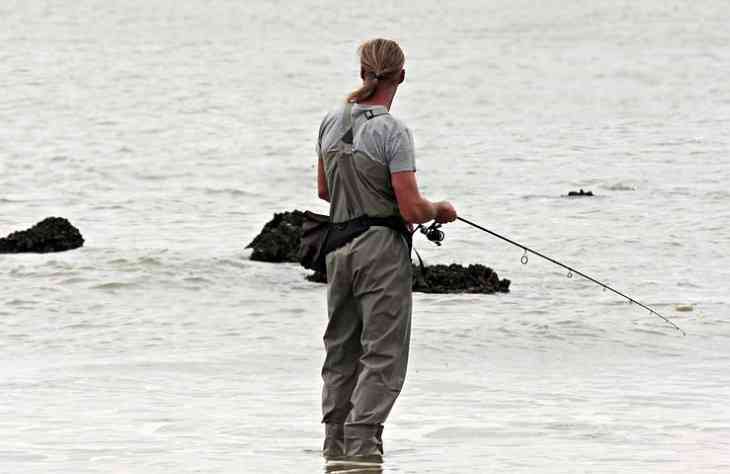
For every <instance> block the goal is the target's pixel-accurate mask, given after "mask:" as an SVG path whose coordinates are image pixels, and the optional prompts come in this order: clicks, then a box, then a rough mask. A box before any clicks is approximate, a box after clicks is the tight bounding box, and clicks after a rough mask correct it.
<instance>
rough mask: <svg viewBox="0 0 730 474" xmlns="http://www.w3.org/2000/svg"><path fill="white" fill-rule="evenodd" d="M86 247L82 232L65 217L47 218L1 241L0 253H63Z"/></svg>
mask: <svg viewBox="0 0 730 474" xmlns="http://www.w3.org/2000/svg"><path fill="white" fill-rule="evenodd" d="M82 245H84V238H83V237H82V236H81V232H79V230H78V229H77V228H76V227H74V226H73V225H71V223H70V222H69V221H68V220H66V219H64V218H63V217H47V218H45V219H43V220H42V221H41V222H39V223H38V224H36V225H34V226H33V227H31V228H30V229H28V230H21V231H18V232H13V233H12V234H10V235H8V236H7V237H5V238H2V239H0V253H23V252H34V253H48V252H63V251H64V250H71V249H75V248H78V247H81V246H82Z"/></svg>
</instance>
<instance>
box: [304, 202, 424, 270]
mask: <svg viewBox="0 0 730 474" xmlns="http://www.w3.org/2000/svg"><path fill="white" fill-rule="evenodd" d="M370 226H383V227H390V228H391V229H393V230H395V231H397V232H399V233H400V234H402V235H403V236H404V237H405V239H406V242H407V244H408V250H409V251H410V249H411V245H412V244H411V233H410V231H409V230H408V226H407V225H406V223H405V221H404V220H403V219H402V218H400V217H395V216H393V217H368V216H362V217H358V218H356V219H352V220H349V221H346V222H338V223H335V224H333V223H331V222H330V219H329V217H328V216H325V215H322V214H316V213H314V212H310V211H305V212H304V221H303V223H302V243H301V245H300V247H299V263H301V264H302V266H303V267H304V268H308V269H310V270H314V271H317V272H322V273H326V271H327V264H326V260H325V258H326V256H327V254H328V253H329V252H331V251H333V250H336V249H338V248H340V247H342V246H343V245H345V244H347V243H348V242H350V241H351V240H353V239H355V238H356V237H358V236H359V235H362V234H364V233H365V232H366V231H367V230H368V229H370Z"/></svg>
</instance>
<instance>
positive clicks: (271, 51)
mask: <svg viewBox="0 0 730 474" xmlns="http://www.w3.org/2000/svg"><path fill="white" fill-rule="evenodd" d="M374 36H386V37H393V38H395V39H397V40H399V41H400V43H401V44H402V46H403V48H404V49H405V51H406V55H407V65H406V67H407V79H406V83H405V84H404V85H403V86H402V88H401V90H400V91H399V92H398V96H397V98H396V102H395V104H394V107H393V109H392V112H393V114H395V115H396V116H398V117H399V118H401V119H402V120H404V121H405V122H406V123H407V124H408V125H409V126H410V127H411V128H412V129H413V131H414V134H415V137H416V146H417V165H418V169H419V172H418V176H419V180H420V184H421V188H422V191H423V193H424V194H425V195H426V196H428V197H430V198H433V199H450V200H452V201H453V202H454V204H455V205H456V207H457V209H458V210H459V211H460V213H461V214H462V215H463V216H464V217H466V218H468V219H471V220H473V221H476V222H478V223H480V224H482V225H484V226H486V227H488V228H490V229H492V230H494V231H496V232H499V233H502V234H505V235H507V236H509V237H510V238H513V239H515V240H517V241H519V242H521V243H523V244H525V245H528V246H530V247H533V248H535V249H537V250H539V251H542V252H544V253H546V254H548V255H550V256H552V257H555V258H558V259H560V260H562V261H565V262H566V263H568V264H570V265H573V266H575V267H577V268H579V269H581V270H583V271H584V272H587V273H588V274H590V275H592V276H594V277H596V278H599V279H601V280H604V281H606V282H607V283H609V284H612V285H615V286H616V288H618V289H619V290H621V291H625V292H627V293H629V294H630V295H632V296H633V297H635V298H637V299H638V300H640V301H642V302H644V303H646V304H649V305H651V306H653V307H654V308H656V309H657V310H658V311H660V312H662V313H663V314H665V315H666V316H668V317H670V318H671V319H672V320H673V321H675V322H676V323H677V324H678V325H680V326H681V327H682V328H683V329H684V330H685V331H686V332H687V336H686V337H682V336H681V335H680V334H679V333H678V332H677V331H674V330H673V329H672V328H671V327H669V326H667V325H666V324H665V323H663V322H662V321H661V320H660V319H659V318H657V317H655V316H652V315H651V314H649V313H648V312H647V311H646V310H642V309H640V308H638V307H637V306H636V305H630V304H628V303H626V302H624V301H622V300H621V299H620V298H619V297H617V296H616V295H614V294H611V293H610V292H602V291H601V289H600V288H598V287H596V286H595V285H593V284H591V283H590V282H588V281H586V280H584V279H582V278H579V277H573V278H572V279H569V278H566V274H565V272H564V271H563V270H562V269H560V268H558V267H556V266H554V265H552V264H550V263H548V262H545V261H540V259H538V258H537V257H532V258H531V259H530V261H529V263H528V264H527V265H522V264H520V257H521V255H522V252H521V250H520V249H519V248H516V247H512V246H510V245H508V244H506V243H504V242H502V241H500V240H497V239H494V238H492V237H490V236H488V235H487V234H484V233H480V232H478V231H476V230H474V229H472V228H469V227H467V226H465V225H464V224H458V223H456V224H452V225H449V226H447V227H446V228H445V232H446V241H445V242H444V245H443V246H442V247H436V246H433V245H432V244H430V243H429V242H426V241H425V239H422V240H420V241H417V243H416V246H417V248H419V249H420V250H421V253H422V255H423V256H424V258H425V259H426V261H427V262H428V263H451V262H456V263H461V264H469V263H482V264H485V265H488V266H491V267H493V268H494V269H495V270H496V271H497V272H498V273H499V275H500V277H503V278H509V279H511V280H512V282H513V283H512V287H511V289H512V292H511V293H509V294H506V295H423V294H417V295H416V296H415V312H414V320H413V341H412V355H411V365H410V372H409V376H408V379H407V382H406V387H405V390H404V392H403V394H402V396H401V398H400V400H399V402H398V403H397V405H396V408H395V410H394V411H393V413H392V415H391V419H390V420H389V423H388V425H387V428H386V432H385V448H386V464H385V466H384V472H387V473H453V472H505V473H556V474H557V473H588V472H590V473H616V472H621V473H642V474H643V473H720V472H730V441H728V440H729V439H730V371H729V370H728V367H729V366H730V314H729V309H730V292H729V291H728V289H729V288H728V287H729V284H728V281H730V242H729V238H730V190H729V189H728V183H729V182H730V125H729V124H730V88H729V87H728V76H730V60H729V59H728V57H729V55H728V52H729V51H730V28H728V6H727V3H726V2H724V1H709V0H700V1H681V0H672V1H659V0H646V1H641V2H636V1H625V0H618V1H587V0H580V1H575V2H558V1H545V2H534V1H525V0H510V1H476V0H473V1H467V0H464V1H456V2H444V1H435V0H423V1H421V2H418V3H414V2H410V3H408V4H406V3H405V2H386V3H385V4H383V5H377V3H373V2H341V1H339V2H338V1H330V0H322V1H316V0H303V1H298V2H286V1H246V2H241V1H233V0H230V1H226V0H207V1H204V0H191V1H186V2H177V1H172V0H153V1H149V0H144V1H143V0H128V1H125V2H109V1H102V0H98V1H89V0H75V1H70V0H53V1H51V0H48V1H42V0H35V1H13V0H10V1H7V0H6V1H4V2H2V4H1V5H0V45H1V46H0V78H2V79H1V82H0V84H1V87H0V235H6V234H7V233H9V232H11V231H14V230H20V229H23V228H26V227H29V226H30V225H32V224H34V223H36V222H38V221H40V220H41V219H42V218H44V217H46V216H51V215H58V216H64V217H67V218H69V219H70V220H71V221H72V222H73V223H74V224H75V225H76V226H77V227H79V228H80V230H81V231H82V233H83V234H84V237H85V238H86V241H87V242H86V245H85V246H84V247H83V248H82V249H79V250H75V251H72V252H67V253H61V254H47V255H4V256H0V472H2V473H20V472H22V473H92V472H98V473H145V474H147V473H170V472H202V473H223V472H225V473H234V472H235V473H240V472H244V473H263V472H276V473H317V472H323V471H324V467H323V463H322V460H321V458H320V457H319V455H318V452H317V450H318V448H319V447H320V442H321V426H320V425H319V416H320V415H319V391H320V379H319V368H320V364H321V361H322V358H323V348H322V343H321V335H322V331H323V329H324V324H325V320H326V315H325V311H324V308H325V293H324V287H323V286H320V285H317V284H313V283H309V282H307V281H305V280H304V278H303V277H304V275H305V272H304V270H302V269H301V268H298V267H297V266H295V265H290V264H284V265H270V264H263V263H257V262H251V261H249V259H248V256H249V251H246V250H244V246H245V245H246V244H247V243H248V242H249V241H250V240H251V239H252V238H253V237H254V236H255V235H256V234H257V233H258V231H259V230H260V229H261V227H262V226H263V224H264V223H265V222H266V221H267V220H268V219H269V218H270V217H271V215H272V214H273V213H274V212H277V211H283V210H291V209H294V208H298V209H313V210H319V211H325V210H326V207H325V206H324V203H322V202H319V201H318V200H317V197H316V191H315V186H314V183H315V168H314V163H315V156H314V139H315V136H316V131H317V127H318V125H319V121H320V119H321V117H322V116H323V115H324V113H325V112H326V111H327V110H328V109H329V108H331V107H333V106H335V105H336V104H337V102H338V101H339V100H340V99H341V98H342V97H343V96H344V95H345V94H346V93H347V92H349V91H350V90H352V89H353V88H354V87H355V86H356V85H357V82H358V81H357V80H356V79H357V73H358V63H357V58H356V55H355V49H356V47H357V45H358V44H359V43H360V42H361V41H362V40H364V39H367V38H370V37H374ZM579 188H583V189H586V190H592V191H593V192H594V193H595V194H596V197H594V198H591V199H568V198H566V197H564V195H565V194H567V193H568V191H570V190H577V189H579ZM677 308H680V309H681V308H685V309H687V308H691V309H692V311H682V312H680V311H677Z"/></svg>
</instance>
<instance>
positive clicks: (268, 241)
mask: <svg viewBox="0 0 730 474" xmlns="http://www.w3.org/2000/svg"><path fill="white" fill-rule="evenodd" d="M303 220H304V213H303V212H301V211H292V212H280V213H276V214H274V218H273V219H272V220H270V221H269V222H267V223H266V225H264V228H263V230H262V231H261V233H260V234H259V235H257V236H256V238H255V239H253V241H252V242H251V243H250V244H248V245H247V246H246V248H252V249H253V253H251V260H258V261H261V262H299V259H298V258H297V253H298V252H299V244H300V243H301V240H302V221H303Z"/></svg>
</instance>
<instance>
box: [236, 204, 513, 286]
mask: <svg viewBox="0 0 730 474" xmlns="http://www.w3.org/2000/svg"><path fill="white" fill-rule="evenodd" d="M303 220H304V213H303V212H301V211H296V210H295V211H291V212H281V213H276V214H274V218H273V219H272V220H270V221H269V222H267V223H266V225H264V228H263V229H262V230H261V233H260V234H259V235H257V236H256V238H255V239H253V241H252V242H251V243H250V244H248V245H247V246H246V248H252V249H253V252H252V253H251V260H258V261H262V262H294V263H297V262H299V260H298V258H297V254H298V252H299V244H300V242H301V239H302V222H303ZM306 278H307V280H309V281H312V282H315V283H327V275H326V274H325V273H320V272H315V273H311V274H310V275H308V276H307V277H306ZM509 285H510V281H509V280H507V279H503V280H500V279H499V277H498V276H497V274H496V273H495V272H494V271H493V270H492V269H491V268H489V267H485V266H484V265H479V264H475V265H469V266H468V267H464V266H462V265H458V264H455V263H453V264H451V265H426V266H424V268H423V271H421V267H420V266H417V265H414V266H413V291H417V292H421V293H508V292H509Z"/></svg>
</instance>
